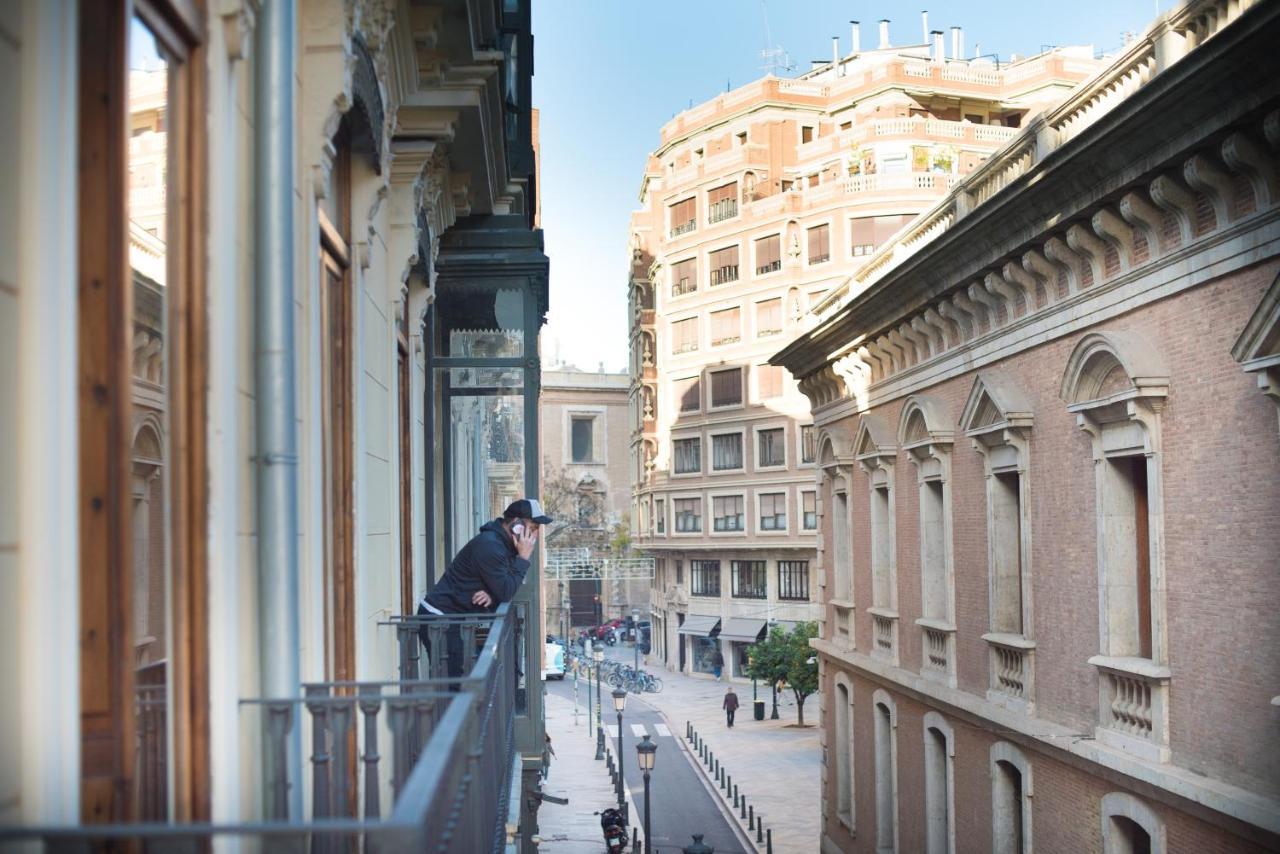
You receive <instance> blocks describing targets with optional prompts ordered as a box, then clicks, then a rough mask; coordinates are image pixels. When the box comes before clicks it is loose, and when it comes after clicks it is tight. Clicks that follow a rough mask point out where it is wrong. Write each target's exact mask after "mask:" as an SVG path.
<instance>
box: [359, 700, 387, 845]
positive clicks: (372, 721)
mask: <svg viewBox="0 0 1280 854" xmlns="http://www.w3.org/2000/svg"><path fill="white" fill-rule="evenodd" d="M381 707H382V687H381V686H379V685H362V686H361V687H360V713H361V714H362V715H363V716H364V818H365V821H377V820H378V819H379V818H381V817H382V807H381V805H380V798H379V792H378V760H379V759H380V758H381V757H379V756H378V710H379V709H380V708H381Z"/></svg>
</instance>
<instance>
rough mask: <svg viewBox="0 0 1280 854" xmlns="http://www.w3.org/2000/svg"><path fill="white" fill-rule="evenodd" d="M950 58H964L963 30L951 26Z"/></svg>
mask: <svg viewBox="0 0 1280 854" xmlns="http://www.w3.org/2000/svg"><path fill="white" fill-rule="evenodd" d="M951 58H952V59H964V30H962V29H960V28H959V27H952V28H951Z"/></svg>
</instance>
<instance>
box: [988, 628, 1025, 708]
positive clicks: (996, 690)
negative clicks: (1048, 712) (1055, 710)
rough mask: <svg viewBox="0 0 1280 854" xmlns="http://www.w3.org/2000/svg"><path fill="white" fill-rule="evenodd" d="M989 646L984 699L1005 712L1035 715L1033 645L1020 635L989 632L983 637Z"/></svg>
mask: <svg viewBox="0 0 1280 854" xmlns="http://www.w3.org/2000/svg"><path fill="white" fill-rule="evenodd" d="M982 639H983V640H984V641H986V642H987V644H988V645H989V646H990V648H991V650H990V674H989V679H990V681H989V683H988V684H989V686H990V687H988V689H987V699H988V700H990V701H991V702H993V703H999V704H1000V705H1002V706H1004V707H1005V708H1007V709H1013V710H1014V711H1021V712H1026V713H1027V714H1031V713H1033V712H1034V711H1035V669H1034V667H1033V664H1034V658H1035V649H1036V644H1035V641H1030V640H1027V639H1026V638H1024V637H1023V636H1022V635H1015V634H1004V633H999V632H992V633H989V634H985V635H983V636H982Z"/></svg>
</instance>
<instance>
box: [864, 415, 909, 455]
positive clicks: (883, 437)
mask: <svg viewBox="0 0 1280 854" xmlns="http://www.w3.org/2000/svg"><path fill="white" fill-rule="evenodd" d="M853 454H854V456H855V457H856V458H857V459H859V460H873V459H880V458H885V457H895V456H897V454H898V447H897V445H896V444H895V443H894V435H893V429H892V428H891V427H890V426H889V425H888V424H886V423H885V420H884V419H883V418H881V417H880V416H879V415H864V416H862V419H861V420H860V421H859V422H858V433H857V436H856V437H855V438H854V440H853Z"/></svg>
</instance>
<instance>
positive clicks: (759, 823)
mask: <svg viewBox="0 0 1280 854" xmlns="http://www.w3.org/2000/svg"><path fill="white" fill-rule="evenodd" d="M756 842H764V816H760V818H758V819H756Z"/></svg>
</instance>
